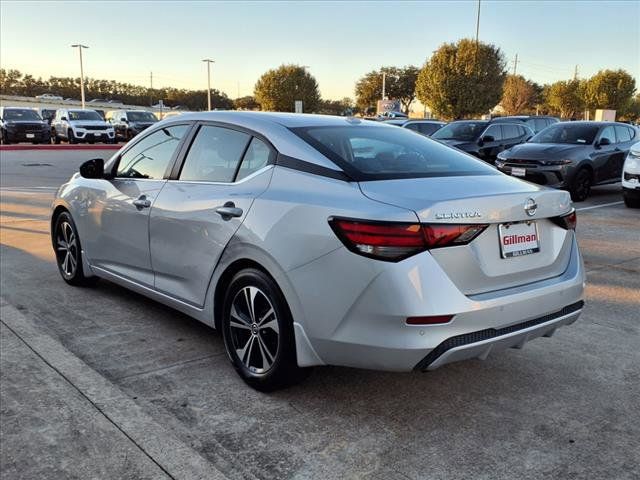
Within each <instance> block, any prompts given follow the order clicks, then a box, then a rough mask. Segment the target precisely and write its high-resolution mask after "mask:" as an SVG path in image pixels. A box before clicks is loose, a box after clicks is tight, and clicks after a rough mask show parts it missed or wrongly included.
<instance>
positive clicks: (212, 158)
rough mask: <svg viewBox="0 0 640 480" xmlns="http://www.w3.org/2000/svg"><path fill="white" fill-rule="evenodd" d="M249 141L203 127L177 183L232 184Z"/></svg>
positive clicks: (234, 133) (239, 134)
mask: <svg viewBox="0 0 640 480" xmlns="http://www.w3.org/2000/svg"><path fill="white" fill-rule="evenodd" d="M250 139H251V137H250V136H249V135H247V134H246V133H243V132H239V131H237V130H232V129H230V128H222V127H214V126H210V125H203V126H202V127H200V130H198V134H197V135H196V138H195V140H194V141H193V143H192V144H191V148H190V149H189V153H188V154H187V158H186V159H185V161H184V165H183V167H182V171H181V172H180V180H191V181H202V182H225V183H228V182H232V181H233V178H234V176H235V174H236V169H237V168H238V163H240V158H241V157H242V154H243V153H244V151H245V149H246V148H247V144H248V143H249V140H250Z"/></svg>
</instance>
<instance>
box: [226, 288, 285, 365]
mask: <svg viewBox="0 0 640 480" xmlns="http://www.w3.org/2000/svg"><path fill="white" fill-rule="evenodd" d="M229 331H230V339H231V344H232V347H233V351H234V352H235V354H236V355H237V356H238V358H239V359H240V361H241V362H242V364H243V365H244V366H245V367H246V368H247V369H248V370H249V371H250V372H252V373H256V374H264V373H266V372H268V371H269V369H271V367H272V366H273V364H274V362H275V360H276V358H277V356H278V351H279V349H280V327H279V325H278V318H277V316H276V312H275V310H274V308H273V305H272V304H271V301H270V300H269V298H268V297H267V295H266V294H265V293H264V292H263V291H262V290H260V289H259V288H258V287H255V286H247V287H244V288H242V289H241V290H240V291H239V292H238V293H237V294H236V296H235V297H234V298H233V302H232V303H231V313H230V318H229Z"/></svg>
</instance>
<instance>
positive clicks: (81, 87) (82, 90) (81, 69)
mask: <svg viewBox="0 0 640 480" xmlns="http://www.w3.org/2000/svg"><path fill="white" fill-rule="evenodd" d="M71 48H77V49H78V52H80V99H81V101H82V108H83V109H84V69H83V68H82V49H83V48H89V47H87V46H86V45H82V44H81V43H76V44H75V45H71Z"/></svg>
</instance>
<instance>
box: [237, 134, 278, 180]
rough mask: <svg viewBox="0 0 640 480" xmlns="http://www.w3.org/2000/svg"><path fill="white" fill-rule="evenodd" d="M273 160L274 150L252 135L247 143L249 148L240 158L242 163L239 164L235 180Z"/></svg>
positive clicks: (246, 175)
mask: <svg viewBox="0 0 640 480" xmlns="http://www.w3.org/2000/svg"><path fill="white" fill-rule="evenodd" d="M274 161H275V152H274V151H273V150H272V149H271V148H269V146H268V145H267V144H266V143H264V142H263V141H262V140H260V139H259V138H256V137H253V138H252V139H251V143H250V144H249V148H247V151H246V153H245V154H244V157H243V158H242V163H241V164H240V169H239V170H238V175H237V176H236V182H237V181H238V180H242V179H243V178H245V177H248V176H249V175H251V174H252V173H253V172H257V171H258V170H260V169H261V168H262V167H264V166H265V165H268V164H270V163H273V162H274Z"/></svg>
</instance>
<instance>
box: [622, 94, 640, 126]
mask: <svg viewBox="0 0 640 480" xmlns="http://www.w3.org/2000/svg"><path fill="white" fill-rule="evenodd" d="M621 120H630V121H632V122H640V93H638V94H637V95H636V96H635V97H633V99H632V100H631V101H630V102H629V104H628V105H627V107H626V108H625V110H624V111H623V112H622V115H621Z"/></svg>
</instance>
